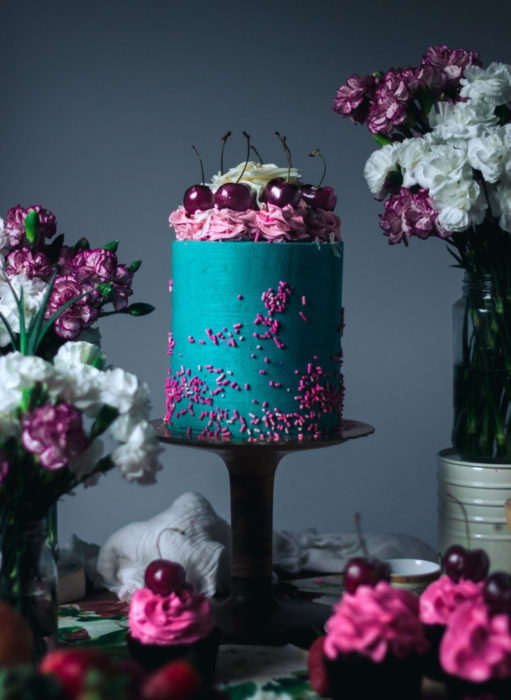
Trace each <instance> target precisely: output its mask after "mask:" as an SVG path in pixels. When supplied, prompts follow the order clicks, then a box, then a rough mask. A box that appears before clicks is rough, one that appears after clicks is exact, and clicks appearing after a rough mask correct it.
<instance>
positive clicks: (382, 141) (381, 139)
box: [373, 134, 392, 146]
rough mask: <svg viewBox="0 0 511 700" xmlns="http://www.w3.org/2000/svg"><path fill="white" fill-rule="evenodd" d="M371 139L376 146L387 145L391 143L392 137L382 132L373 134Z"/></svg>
mask: <svg viewBox="0 0 511 700" xmlns="http://www.w3.org/2000/svg"><path fill="white" fill-rule="evenodd" d="M373 139H374V140H375V141H376V143H377V144H378V146H388V145H389V144H391V143H392V139H391V138H389V137H388V136H384V135H383V134H373Z"/></svg>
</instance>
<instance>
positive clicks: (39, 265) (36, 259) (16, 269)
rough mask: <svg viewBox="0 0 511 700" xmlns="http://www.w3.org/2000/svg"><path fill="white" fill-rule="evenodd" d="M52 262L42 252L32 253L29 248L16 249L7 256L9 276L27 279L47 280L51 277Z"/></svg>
mask: <svg viewBox="0 0 511 700" xmlns="http://www.w3.org/2000/svg"><path fill="white" fill-rule="evenodd" d="M51 273H52V269H51V267H50V261H49V260H48V258H47V257H46V255H45V254H44V253H42V252H40V251H39V252H37V251H32V250H31V249H30V248H29V247H28V246H23V248H16V249H15V250H12V251H11V252H10V253H9V255H8V256H7V274H8V275H10V276H11V275H20V274H25V275H26V276H27V277H29V278H32V277H41V279H44V280H47V279H48V278H49V277H51Z"/></svg>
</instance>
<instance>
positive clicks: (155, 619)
mask: <svg viewBox="0 0 511 700" xmlns="http://www.w3.org/2000/svg"><path fill="white" fill-rule="evenodd" d="M145 584H146V586H145V587H144V588H139V589H137V590H136V591H135V592H134V594H133V597H132V599H131V602H130V609H129V633H128V635H127V637H126V641H127V644H128V648H129V650H130V653H131V655H132V656H133V658H135V659H136V660H137V661H139V662H140V663H141V664H142V665H143V666H145V667H146V668H147V669H151V670H152V669H156V668H158V667H160V666H163V665H164V664H166V663H167V662H169V661H171V660H172V659H176V658H179V657H183V656H186V657H191V658H192V659H193V661H194V663H195V664H196V666H197V669H198V670H199V671H200V673H201V674H202V676H203V677H204V680H205V681H206V682H210V681H211V680H212V678H213V674H214V669H215V663H216V656H217V653H218V646H219V643H220V631H219V630H218V629H217V628H216V627H215V619H214V617H213V613H212V611H211V606H210V604H209V602H208V600H207V599H206V598H205V597H204V596H203V595H202V594H200V593H199V594H197V593H194V592H193V588H192V586H191V585H189V584H187V583H186V582H185V572H184V569H183V567H182V566H180V565H179V564H176V563H174V562H169V561H167V560H165V559H157V560H155V561H153V562H151V564H149V566H148V567H147V569H146V572H145Z"/></svg>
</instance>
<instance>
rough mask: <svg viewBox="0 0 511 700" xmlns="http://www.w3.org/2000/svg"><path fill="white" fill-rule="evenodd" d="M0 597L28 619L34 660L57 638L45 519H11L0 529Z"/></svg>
mask: <svg viewBox="0 0 511 700" xmlns="http://www.w3.org/2000/svg"><path fill="white" fill-rule="evenodd" d="M0 554H1V564H0V598H1V599H2V600H4V601H6V602H7V603H9V604H10V605H11V606H12V607H14V608H16V609H17V610H18V611H19V612H20V613H21V614H22V615H23V617H24V618H25V619H26V620H27V622H28V623H29V625H30V628H31V630H32V634H33V637H34V660H35V661H38V660H39V659H41V658H42V657H43V656H44V654H45V653H46V652H47V651H49V650H50V649H52V648H53V647H54V646H55V642H56V638H57V614H58V605H57V584H58V575H57V566H56V563H55V559H54V557H53V556H52V553H51V551H50V548H49V546H48V523H47V519H46V518H43V519H42V520H36V521H26V520H21V521H20V520H19V518H10V519H7V520H4V524H3V526H2V531H1V532H0Z"/></svg>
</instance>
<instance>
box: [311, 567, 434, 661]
mask: <svg viewBox="0 0 511 700" xmlns="http://www.w3.org/2000/svg"><path fill="white" fill-rule="evenodd" d="M326 630H327V636H326V638H325V642H324V646H323V650H324V653H325V655H326V656H327V657H328V658H329V659H336V658H337V657H338V656H339V655H340V654H349V653H353V652H356V653H358V654H361V655H363V656H367V657H369V658H371V659H372V661H374V662H375V663H379V662H381V661H383V659H385V657H386V656H387V655H391V656H393V657H396V658H398V659H403V658H406V657H407V656H409V655H410V654H412V653H417V654H423V653H425V652H426V651H427V649H428V642H427V641H426V638H425V637H424V630H423V626H422V623H421V622H420V620H419V602H418V598H417V596H416V595H415V594H414V593H412V592H410V591H407V590H402V589H398V588H393V587H392V586H391V585H390V584H389V583H387V582H386V581H380V582H379V583H378V584H377V585H376V586H374V587H373V586H365V585H362V586H358V588H357V589H356V591H355V592H354V593H344V595H343V597H342V598H341V600H340V602H339V603H338V604H337V606H336V607H335V611H334V614H333V615H332V617H331V618H330V619H329V620H328V622H327V623H326Z"/></svg>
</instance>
